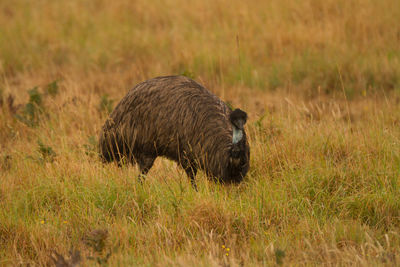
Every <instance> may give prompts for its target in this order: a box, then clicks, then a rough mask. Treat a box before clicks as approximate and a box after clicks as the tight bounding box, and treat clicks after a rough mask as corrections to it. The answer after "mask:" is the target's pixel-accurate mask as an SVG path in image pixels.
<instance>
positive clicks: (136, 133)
mask: <svg viewBox="0 0 400 267" xmlns="http://www.w3.org/2000/svg"><path fill="white" fill-rule="evenodd" d="M232 114H233V115H235V114H239V115H240V116H239V118H240V119H243V116H244V115H243V114H246V113H245V112H243V111H241V110H235V111H233V112H232V110H231V109H230V108H229V107H228V106H227V105H226V104H225V103H224V102H223V101H221V100H220V99H219V98H218V97H217V96H215V95H214V94H212V93H211V92H210V91H208V90H207V89H206V88H204V87H203V86H201V85H200V84H198V83H196V82H195V81H193V80H191V79H189V78H186V77H183V76H165V77H157V78H154V79H151V80H148V81H145V82H142V83H139V84H138V85H136V86H135V87H134V88H133V89H131V90H130V91H129V92H128V94H127V95H126V96H125V97H124V98H123V99H122V100H121V101H120V103H119V104H118V105H117V106H116V107H115V109H114V111H113V112H112V113H111V115H110V117H109V118H108V119H107V121H106V122H105V124H104V126H103V128H102V131H101V134H100V142H99V144H100V154H101V156H102V158H103V160H104V161H113V160H115V161H117V162H121V161H122V160H124V159H125V160H126V161H128V162H130V163H132V164H134V163H137V164H138V165H139V167H140V170H141V172H142V173H143V174H146V173H147V172H148V170H149V169H150V168H151V166H152V165H153V162H154V160H155V159H156V157H158V156H164V157H167V158H169V159H171V160H174V161H176V162H178V163H179V164H180V165H181V166H182V167H183V168H184V170H185V171H186V173H187V174H188V176H189V177H190V178H191V180H192V183H193V184H194V186H195V183H194V176H195V175H196V172H197V169H198V168H200V169H202V170H204V171H205V172H206V174H207V175H208V176H209V177H210V178H218V179H220V181H222V182H240V181H241V180H242V179H243V177H244V176H245V175H246V173H247V171H248V168H249V157H250V150H249V145H248V142H247V139H246V133H245V132H244V130H241V132H242V137H241V138H239V139H237V138H236V137H234V136H233V129H234V128H236V126H234V125H233V123H234V122H233V120H232V118H231V117H232V116H231V115H232ZM234 117H235V116H234ZM246 118H247V115H246V116H245V118H244V122H243V121H242V126H243V124H244V123H245V121H246ZM235 138H236V139H237V140H236V139H235ZM234 139H235V142H232V141H233V140H234Z"/></svg>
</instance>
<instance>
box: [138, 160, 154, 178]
mask: <svg viewBox="0 0 400 267" xmlns="http://www.w3.org/2000/svg"><path fill="white" fill-rule="evenodd" d="M155 160H156V157H154V156H147V155H146V156H145V155H142V156H140V157H138V158H137V163H138V164H139V169H140V174H139V176H138V180H139V182H140V183H142V182H143V181H144V179H145V178H146V174H147V173H148V172H149V170H150V169H151V167H152V166H153V163H154V161H155Z"/></svg>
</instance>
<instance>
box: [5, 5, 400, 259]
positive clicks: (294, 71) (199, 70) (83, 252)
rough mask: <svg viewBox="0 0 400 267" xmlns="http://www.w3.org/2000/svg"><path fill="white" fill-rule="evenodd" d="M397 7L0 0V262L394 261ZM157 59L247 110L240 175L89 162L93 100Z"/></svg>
mask: <svg viewBox="0 0 400 267" xmlns="http://www.w3.org/2000/svg"><path fill="white" fill-rule="evenodd" d="M399 18H400V1H396V0H381V1H373V0H350V1H348V0H335V1H333V0H326V1H318V0H304V1H289V0H271V1H257V0H248V1H237V0H230V1H228V0H221V1H211V0H204V1H196V2H194V1H193V2H192V1H183V0H166V1H161V0H155V1H145V0H140V1H139V0H138V1H130V0H118V1H117V0H115V1H105V0H104V1H101V0H98V1H89V0H87V1H86V0H84V1H80V0H69V1H50V0H36V1H26V0H2V1H0V266H16V265H29V266H41V265H52V264H54V262H55V261H58V262H59V263H61V262H62V261H63V260H64V261H66V262H70V263H71V262H74V261H76V262H79V263H80V264H81V265H83V266H98V265H104V266H132V265H144V266H166V265H167V266H190V265H193V266H194V265H196V266H199V265H200V266H255V265H264V266H273V265H283V266H290V265H296V266H297V265H307V266H308V265H310V266H315V265H329V266H331V265H340V266H342V265H362V266H369V265H371V266H377V265H383V266H393V265H399V264H400V252H399V251H400V230H399V229H400V228H399V227H400V179H399V177H400V105H399V102H400V24H399V23H398V21H399ZM170 74H184V75H186V76H189V77H192V78H194V79H195V80H197V81H199V82H200V83H202V84H204V85H205V86H206V87H207V88H209V89H210V90H211V91H213V92H214V93H215V94H217V95H218V96H220V97H221V98H222V99H223V100H224V101H227V102H229V103H230V104H231V105H232V106H234V107H240V108H242V109H243V110H245V111H247V112H248V114H249V122H248V124H247V128H246V131H247V134H248V135H249V139H250V140H249V141H250V146H251V168H250V171H249V174H248V176H247V178H246V180H245V182H243V183H242V184H241V185H239V186H221V185H218V184H215V183H213V182H209V181H208V180H207V179H206V178H205V175H204V173H200V174H198V176H197V178H198V186H199V192H195V191H194V190H193V189H192V188H191V186H190V183H189V181H188V179H187V177H186V175H185V174H184V172H183V171H182V170H181V169H179V168H178V167H177V165H176V164H175V163H173V162H171V161H168V160H165V159H158V160H157V161H156V163H155V166H154V167H153V169H152V170H151V171H150V173H149V175H148V178H147V180H146V182H145V183H144V184H143V185H141V184H138V182H137V181H136V179H135V177H136V176H137V174H138V170H137V169H136V167H134V166H123V167H122V168H118V167H117V166H116V165H114V164H107V165H103V164H102V163H101V162H100V160H99V158H98V155H97V147H96V146H97V136H98V134H99V130H100V128H101V126H102V124H103V123H104V121H105V119H106V118H107V116H108V113H109V112H110V111H111V110H112V108H113V107H114V106H115V105H116V103H118V101H119V100H120V99H121V98H122V97H123V96H124V95H125V94H126V92H127V91H128V90H129V89H130V88H131V87H133V86H134V85H135V84H136V83H138V82H140V81H143V80H145V79H148V78H152V77H154V76H161V75H170ZM78 254H79V255H80V257H78V256H77V255H78ZM78 258H80V259H78Z"/></svg>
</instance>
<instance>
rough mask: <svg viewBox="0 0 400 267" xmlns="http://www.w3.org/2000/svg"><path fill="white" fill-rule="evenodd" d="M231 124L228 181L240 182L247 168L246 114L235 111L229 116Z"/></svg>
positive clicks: (238, 110) (248, 153)
mask: <svg viewBox="0 0 400 267" xmlns="http://www.w3.org/2000/svg"><path fill="white" fill-rule="evenodd" d="M229 120H230V122H231V123H232V148H231V151H230V157H229V170H230V181H231V182H240V181H241V180H242V179H243V177H244V176H245V175H246V173H247V170H248V168H249V155H250V152H249V145H248V143H247V140H246V133H245V132H244V125H245V124H246V121H247V114H246V112H244V111H243V110H240V109H235V110H234V111H232V113H231V114H230V116H229Z"/></svg>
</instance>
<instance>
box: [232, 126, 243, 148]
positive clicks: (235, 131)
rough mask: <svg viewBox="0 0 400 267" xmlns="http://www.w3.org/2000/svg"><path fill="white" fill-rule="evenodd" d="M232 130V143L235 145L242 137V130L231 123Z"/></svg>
mask: <svg viewBox="0 0 400 267" xmlns="http://www.w3.org/2000/svg"><path fill="white" fill-rule="evenodd" d="M232 130H233V135H232V143H233V144H234V145H236V144H237V143H239V142H240V140H242V138H243V131H242V130H240V129H239V128H236V126H234V125H232Z"/></svg>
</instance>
